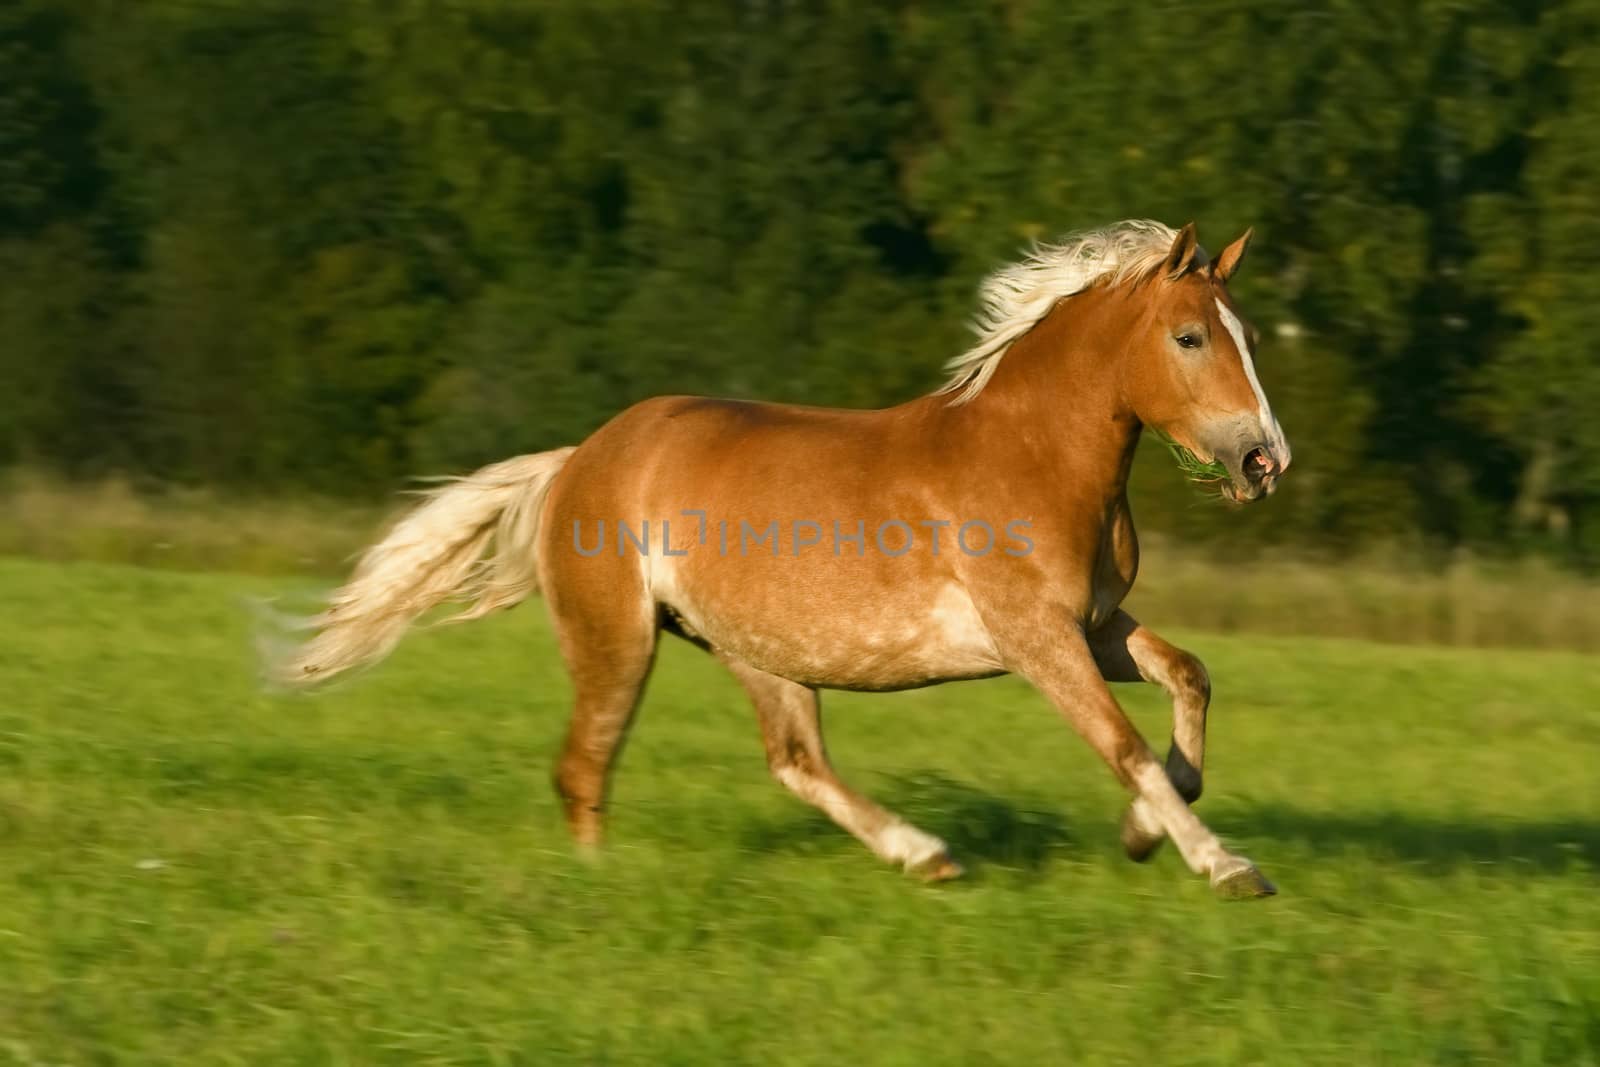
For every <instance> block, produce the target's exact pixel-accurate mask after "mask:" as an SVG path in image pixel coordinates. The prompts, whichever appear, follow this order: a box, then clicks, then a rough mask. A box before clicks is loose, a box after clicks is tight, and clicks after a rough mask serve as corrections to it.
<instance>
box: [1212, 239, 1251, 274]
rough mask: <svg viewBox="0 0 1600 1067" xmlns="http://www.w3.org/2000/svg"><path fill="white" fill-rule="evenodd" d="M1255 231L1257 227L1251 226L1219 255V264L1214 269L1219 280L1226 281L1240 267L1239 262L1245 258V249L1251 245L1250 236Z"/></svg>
mask: <svg viewBox="0 0 1600 1067" xmlns="http://www.w3.org/2000/svg"><path fill="white" fill-rule="evenodd" d="M1255 232H1256V231H1255V228H1254V227H1251V228H1250V229H1248V230H1246V231H1244V233H1242V234H1240V235H1239V239H1238V240H1237V241H1235V242H1233V244H1231V245H1229V246H1228V247H1227V248H1224V249H1223V250H1222V254H1221V255H1220V256H1218V257H1217V265H1216V267H1215V268H1214V271H1213V272H1214V273H1215V274H1216V277H1217V281H1219V282H1226V281H1227V280H1228V279H1229V278H1231V277H1233V272H1234V271H1236V270H1238V269H1239V262H1240V261H1241V260H1243V259H1244V250H1245V249H1246V248H1249V247H1250V238H1251V237H1252V236H1253V235H1254V234H1255Z"/></svg>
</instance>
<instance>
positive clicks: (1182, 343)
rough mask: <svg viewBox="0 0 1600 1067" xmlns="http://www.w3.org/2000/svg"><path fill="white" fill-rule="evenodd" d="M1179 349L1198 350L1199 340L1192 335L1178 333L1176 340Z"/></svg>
mask: <svg viewBox="0 0 1600 1067" xmlns="http://www.w3.org/2000/svg"><path fill="white" fill-rule="evenodd" d="M1174 340H1176V341H1177V342H1178V347H1179V348H1199V347H1200V338H1199V337H1198V336H1196V335H1195V334H1192V333H1180V334H1179V335H1178V336H1177V337H1176V338H1174Z"/></svg>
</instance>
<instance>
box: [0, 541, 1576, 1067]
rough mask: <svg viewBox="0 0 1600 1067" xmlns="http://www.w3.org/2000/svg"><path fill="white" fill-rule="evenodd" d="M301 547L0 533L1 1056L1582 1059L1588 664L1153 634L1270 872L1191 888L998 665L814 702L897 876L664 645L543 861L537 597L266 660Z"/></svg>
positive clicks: (1208, 802) (1158, 706) (1154, 707)
mask: <svg viewBox="0 0 1600 1067" xmlns="http://www.w3.org/2000/svg"><path fill="white" fill-rule="evenodd" d="M310 584H311V583H308V581H307V580H305V579H295V578H289V577H279V578H273V577H254V578H247V577H238V576H232V575H216V574H202V573H180V572H176V571H161V570H153V569H139V568H133V567H127V566H119V565H105V564H96V563H81V562H80V563H57V562H42V561H24V560H20V559H0V590H4V603H5V607H6V610H5V611H4V612H0V692H4V693H5V694H6V696H5V699H4V701H3V702H0V879H3V881H0V1064H8V1063H17V1064H134V1063H137V1064H252V1065H255V1064H280V1063H281V1064H367V1063H394V1064H485V1065H490V1064H494V1065H501V1064H547V1063H649V1064H674V1063H683V1064H702V1063H730V1062H760V1063H763V1064H773V1063H781V1064H788V1063H817V1064H824V1063H826V1064H835V1063H840V1062H861V1063H1072V1064H1144V1063H1162V1064H1340V1065H1344V1064H1388V1063H1393V1064H1418V1063H1441V1064H1468V1063H1484V1064H1536V1063H1537V1064H1546V1063H1548V1064H1586V1063H1596V1062H1600V789H1597V788H1596V783H1595V772H1594V768H1595V766H1596V763H1597V758H1600V661H1597V660H1596V659H1595V658H1593V657H1587V656H1584V655H1579V654H1573V653H1565V652H1554V651H1504V650H1465V649H1440V648H1422V647H1402V646H1392V645H1380V644H1373V643H1361V642H1356V641H1349V640H1337V639H1316V638H1305V637H1281V636H1278V637H1274V636H1245V635H1216V634H1211V633H1207V632H1198V631H1192V630H1191V631H1181V630H1180V631H1176V632H1175V633H1174V636H1175V637H1177V638H1179V639H1180V640H1182V641H1183V642H1184V643H1185V644H1187V645H1188V646H1189V647H1191V648H1193V649H1195V650H1196V651H1197V652H1198V653H1199V654H1200V655H1201V656H1202V657H1203V658H1204V659H1205V660H1206V661H1207V663H1208V665H1209V666H1210V668H1211V673H1212V675H1213V679H1214V682H1215V687H1216V693H1217V697H1216V701H1215V704H1214V709H1213V714H1212V725H1211V739H1212V742H1211V758H1210V764H1209V767H1208V782H1207V793H1206V797H1205V798H1204V800H1203V801H1202V802H1201V805H1200V810H1201V812H1202V814H1203V815H1204V816H1205V817H1206V818H1207V819H1208V820H1209V821H1210V822H1211V823H1212V825H1213V826H1214V827H1215V828H1216V829H1217V830H1218V831H1219V832H1220V833H1222V834H1223V835H1224V836H1225V837H1226V838H1227V839H1228V840H1230V841H1231V842H1233V843H1235V844H1237V845H1239V846H1240V847H1241V848H1242V849H1243V850H1244V851H1245V852H1246V854H1248V855H1249V856H1251V857H1252V858H1253V859H1255V860H1257V861H1258V862H1259V863H1260V864H1261V866H1262V868H1263V869H1264V870H1265V871H1266V872H1267V873H1268V875H1269V876H1271V877H1272V878H1274V879H1275V880H1276V881H1277V883H1278V885H1279V888H1280V891H1281V895H1280V896H1278V897H1276V898H1274V899H1271V900H1268V901H1263V902H1258V903H1250V904H1224V903H1221V902H1218V901H1217V900H1215V899H1213V897H1212V895H1211V893H1210V891H1209V889H1208V888H1207V887H1206V885H1205V883H1204V881H1203V880H1202V879H1199V878H1196V877H1193V876H1191V875H1189V874H1188V872H1187V871H1185V870H1184V869H1183V867H1182V865H1181V863H1180V862H1179V861H1178V859H1177V858H1176V856H1175V855H1174V854H1173V853H1172V852H1171V850H1170V849H1167V850H1163V852H1162V853H1161V854H1160V855H1159V856H1158V857H1157V858H1156V860H1154V861H1153V862H1152V863H1151V864H1149V865H1146V866H1136V865H1134V864H1130V863H1128V862H1127V861H1125V860H1124V859H1122V858H1121V855H1120V853H1119V851H1118V847H1117V840H1116V824H1117V819H1118V816H1119V814H1120V811H1121V807H1122V803H1123V800H1122V797H1121V796H1120V795H1119V791H1118V789H1117V787H1116V786H1115V785H1114V783H1113V782H1112V780H1111V776H1110V774H1109V773H1108V772H1107V771H1106V770H1105V769H1104V768H1103V767H1101V766H1098V765H1097V764H1096V762H1095V760H1094V758H1093V757H1092V756H1091V754H1090V753H1089V752H1088V750H1087V748H1086V747H1085V746H1084V745H1083V744H1082V743H1081V742H1080V741H1078V740H1077V739H1076V738H1075V737H1074V736H1073V735H1072V734H1071V733H1070V731H1069V730H1068V729H1067V728H1066V727H1065V726H1064V725H1063V724H1062V723H1061V722H1060V721H1059V720H1058V718H1057V717H1056V715H1055V714H1054V712H1052V711H1051V710H1049V709H1048V708H1047V707H1046V706H1045V705H1044V704H1043V702H1042V701H1041V700H1040V699H1039V698H1038V697H1037V696H1036V695H1035V694H1033V693H1032V692H1031V691H1029V690H1028V689H1027V687H1025V686H1024V685H1022V684H1020V683H1019V682H1017V681H1015V680H1012V679H997V680H994V681H990V682H981V683H968V684H962V685H951V686H945V687H941V688H937V689H931V690H924V691H920V692H914V693H904V694H894V695H883V696H855V695H830V697H829V698H828V700H827V706H828V709H829V716H828V717H829V741H830V745H831V747H832V750H833V753H834V756H835V759H836V761H837V762H838V764H839V765H840V767H841V770H842V771H843V773H844V774H845V775H846V777H847V778H849V779H850V780H852V781H854V782H855V783H856V784H858V785H860V786H862V787H863V788H865V789H867V790H868V791H870V792H871V793H872V794H874V795H875V796H877V797H879V798H880V799H882V800H884V801H886V802H887V803H889V804H890V805H892V806H894V807H896V808H897V809H899V810H900V811H902V812H904V813H905V814H907V815H909V816H910V817H912V818H913V819H914V820H915V821H917V822H919V823H920V824H921V825H923V826H924V827H926V828H927V829H929V830H931V831H933V832H936V833H939V834H941V835H943V836H944V837H945V838H946V839H947V840H949V841H950V842H951V843H952V845H953V846H954V847H955V849H956V850H957V851H958V855H959V857H960V858H961V859H962V860H964V861H965V862H966V863H967V866H968V870H969V876H968V878H967V879H965V880H964V881H962V882H959V883H956V884H952V885H948V886H941V887H926V886H923V885H920V884H918V883H915V882H913V881H911V880H908V879H907V878H905V877H904V876H902V875H900V874H898V873H896V872H895V871H893V870H889V869H887V868H884V867H881V866H880V865H878V863H877V862H876V861H875V860H873V859H872V858H871V857H870V856H869V855H868V854H867V853H866V852H865V850H864V849H862V848H861V847H859V846H858V845H857V844H856V843H855V842H854V841H853V840H851V839H849V838H848V837H846V836H845V835H844V834H843V833H841V832H839V831H837V830H835V829H834V828H833V827H832V826H831V825H830V824H829V823H827V822H826V821H825V820H824V819H823V818H822V817H821V816H819V815H817V814H815V813H813V812H812V811H811V810H810V809H808V808H805V807H803V806H802V805H801V804H800V803H799V802H797V801H795V800H793V799H791V798H790V797H789V796H787V795H786V794H785V793H784V792H783V791H782V790H781V789H780V788H779V787H778V786H776V785H775V784H773V783H772V782H770V781H769V780H768V778H767V776H766V773H765V768H764V764H763V760H762V756H761V751H760V743H759V740H758V736H757V733H756V729H755V725H754V722H753V717H752V715H751V714H750V712H749V710H748V708H747V707H746V706H745V704H744V701H743V700H742V698H741V697H740V695H739V694H738V692H737V690H736V688H735V686H734V685H733V684H732V683H731V682H730V681H729V680H728V679H727V678H726V677H725V676H724V675H723V674H722V672H721V671H720V669H719V668H718V667H717V666H716V664H715V663H714V662H713V661H711V660H709V659H708V658H707V657H704V656H702V655H701V654H699V653H698V652H696V651H694V650H693V649H690V648H688V647H687V646H683V645H679V644H671V645H669V646H668V647H667V648H666V649H665V651H664V654H663V656H662V658H661V662H660V665H659V667H658V670H657V673H656V676H655V678H654V680H653V683H652V686H651V690H650V693H649V696H648V700H647V703H646V705H645V707H644V710H643V713H642V715H641V718H640V720H639V722H638V724H637V727H636V729H635V731H634V734H633V737H632V740H631V744H630V746H629V749H628V751H627V753H626V755H625V757H624V759H623V764H622V768H621V773H620V776H619V778H618V782H617V789H616V793H615V797H614V806H613V822H612V841H611V845H610V847H609V849H608V851H607V853H606V855H605V856H604V857H603V858H602V859H601V860H600V861H599V862H597V863H585V862H582V861H580V860H578V859H577V858H575V857H574V856H573V855H572V854H571V852H570V851H569V849H568V848H567V845H566V842H565V839H564V832H563V830H562V828H561V825H560V821H559V817H558V814H557V810H556V805H555V802H554V799H553V797H552V795H551V793H550V790H549V786H548V776H549V770H550V766H551V762H552V757H553V755H554V752H555V749H556V746H557V744H558V742H559V737H560V734H561V731H562V729H563V726H564V719H565V704H566V700H567V685H566V682H565V679H564V677H563V676H562V674H561V671H560V668H559V664H558V662H557V658H556V656H555V654H554V650H553V648H552V644H551V639H550V635H549V632H548V628H547V626H546V623H545V620H544V617H543V612H542V607H541V606H540V605H538V604H530V605H527V606H525V607H523V608H521V609H519V610H517V611H514V612H511V613H508V614H506V615H503V616H500V617H496V618H493V619H490V620H487V621H485V622H481V623H475V624H472V625H470V626H464V627H446V628H440V629H434V630H427V631H423V632H419V633H417V634H415V635H414V636H413V637H412V638H411V639H410V640H409V641H408V642H407V643H406V644H405V645H403V646H402V647H401V649H400V650H399V652H398V653H397V654H396V655H395V657H394V658H393V659H392V660H390V661H389V662H388V663H387V664H385V665H384V666H383V667H381V668H380V669H378V670H377V671H375V672H373V673H371V674H369V675H367V676H365V677H362V678H359V679H356V680H354V681H352V682H349V683H346V684H343V685H340V686H338V687H336V688H334V689H333V690H331V691H329V692H326V693H322V694H319V695H316V696H313V697H309V698H308V697H289V696H281V695H274V694H270V693H267V692H264V691H262V690H261V688H260V687H259V686H258V685H257V682H256V673H255V664H254V662H253V641H254V637H255V635H254V632H253V630H254V622H253V613H252V609H251V607H250V604H251V602H252V600H253V599H255V598H258V597H262V596H269V595H281V594H296V593H300V592H304V591H305V590H306V589H307V588H308V586H309V585H310ZM1145 614H1146V615H1147V616H1150V617H1151V618H1152V619H1155V618H1156V617H1157V616H1156V615H1152V614H1151V613H1150V612H1148V611H1146V612H1145ZM1119 692H1120V693H1121V695H1122V696H1123V697H1124V699H1125V701H1126V704H1127V706H1128V707H1129V708H1130V711H1131V712H1132V714H1134V716H1135V717H1136V719H1137V720H1138V721H1139V723H1140V724H1141V725H1142V726H1143V728H1144V729H1145V731H1146V733H1147V735H1149V736H1151V737H1158V736H1164V734H1165V729H1166V720H1167V709H1166V707H1165V703H1164V701H1163V700H1162V699H1161V698H1160V696H1159V694H1157V693H1155V692H1153V691H1151V690H1150V689H1149V688H1148V687H1122V688H1121V689H1120V690H1119Z"/></svg>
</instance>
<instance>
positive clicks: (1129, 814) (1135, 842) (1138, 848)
mask: <svg viewBox="0 0 1600 1067" xmlns="http://www.w3.org/2000/svg"><path fill="white" fill-rule="evenodd" d="M1166 839H1167V835H1166V834H1160V833H1156V834H1152V833H1151V832H1150V831H1149V830H1146V829H1145V828H1144V827H1142V826H1140V825H1139V820H1138V819H1136V818H1135V817H1134V814H1133V809H1132V808H1129V809H1128V810H1127V811H1126V812H1124V813H1123V815H1122V851H1123V852H1125V853H1127V854H1128V858H1129V859H1130V860H1132V861H1133V862H1135V863H1143V862H1144V861H1145V860H1147V859H1149V858H1150V857H1151V856H1154V855H1155V854H1156V849H1158V848H1160V847H1161V842H1163V841H1165V840H1166Z"/></svg>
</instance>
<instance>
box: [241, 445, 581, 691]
mask: <svg viewBox="0 0 1600 1067" xmlns="http://www.w3.org/2000/svg"><path fill="white" fill-rule="evenodd" d="M572 452H573V449H571V448H558V449H556V450H554V451H552V452H539V453H536V454H534V455H528V456H517V457H515V458H514V459H508V460H504V461H502V462H500V463H494V464H491V465H490V466H487V467H484V468H483V469H482V470H478V471H474V472H473V473H472V474H469V475H466V476H465V477H463V478H456V479H452V480H451V481H450V482H449V483H448V484H446V485H443V486H441V487H440V488H438V489H434V490H432V491H430V492H428V493H427V494H426V501H425V502H424V503H423V504H422V505H421V506H420V507H418V508H416V509H415V510H413V511H412V512H411V513H410V514H408V515H406V516H405V518H403V519H401V520H400V521H399V522H398V523H396V524H395V527H394V529H393V530H391V531H389V535H388V536H387V537H385V538H384V539H383V540H382V541H380V542H378V543H377V544H376V545H374V546H372V547H371V548H369V549H367V551H366V554H365V555H363V556H362V557H361V561H360V562H359V563H358V564H356V569H355V573H354V574H353V575H352V576H351V578H350V580H349V581H348V582H347V583H345V585H344V587H343V588H341V589H340V590H339V591H338V592H336V593H334V594H333V596H332V597H331V598H330V599H329V601H328V606H327V609H326V610H324V611H323V612H322V613H321V614H320V615H318V616H316V618H314V619H312V620H311V628H312V629H315V630H316V631H317V634H316V636H315V637H313V638H312V639H311V640H310V641H307V642H306V643H305V644H304V645H302V646H301V647H300V648H298V649H296V650H295V651H294V652H293V653H292V654H291V655H290V656H289V657H288V658H287V660H286V661H285V662H283V663H281V664H280V665H278V666H277V667H276V668H275V669H274V670H273V671H272V674H273V675H274V676H275V678H276V680H277V681H278V682H280V683H282V684H284V685H290V686H297V687H309V686H312V685H316V684H317V683H319V682H323V681H326V680H327V679H329V678H332V677H334V676H335V675H337V674H341V673H343V672H345V671H347V670H350V669H351V668H353V667H362V666H366V665H368V664H371V663H375V662H377V661H378V660H380V659H382V658H383V657H384V656H386V655H388V654H389V652H390V650H392V649H393V648H394V646H395V645H396V644H397V643H399V641H400V638H401V636H402V635H403V634H404V633H405V631H406V628H407V627H409V626H410V625H411V623H412V622H413V621H414V620H415V619H416V618H417V616H419V615H421V614H422V613H423V612H425V611H427V610H428V609H429V608H432V607H435V606H437V605H439V604H441V603H443V602H444V601H446V600H457V601H470V602H471V606H470V607H468V608H466V610H464V611H462V612H461V613H459V614H457V615H454V616H452V617H451V620H450V621H464V620H467V619H476V618H480V617H482V616H484V615H487V614H489V613H490V612H491V611H496V610H498V609H500V608H506V607H510V606H511V605H513V604H516V603H519V602H521V601H523V600H526V599H527V598H528V597H530V596H532V595H533V594H534V593H536V592H538V588H539V578H538V575H537V573H536V572H535V567H534V545H535V538H536V536H537V534H538V531H539V511H540V509H541V507H542V506H543V504H544V498H545V495H546V494H547V493H548V492H549V491H550V483H551V482H552V481H554V479H555V476H556V472H558V471H559V470H561V468H562V466H563V465H564V464H565V463H566V461H567V458H568V457H569V456H571V455H572Z"/></svg>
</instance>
